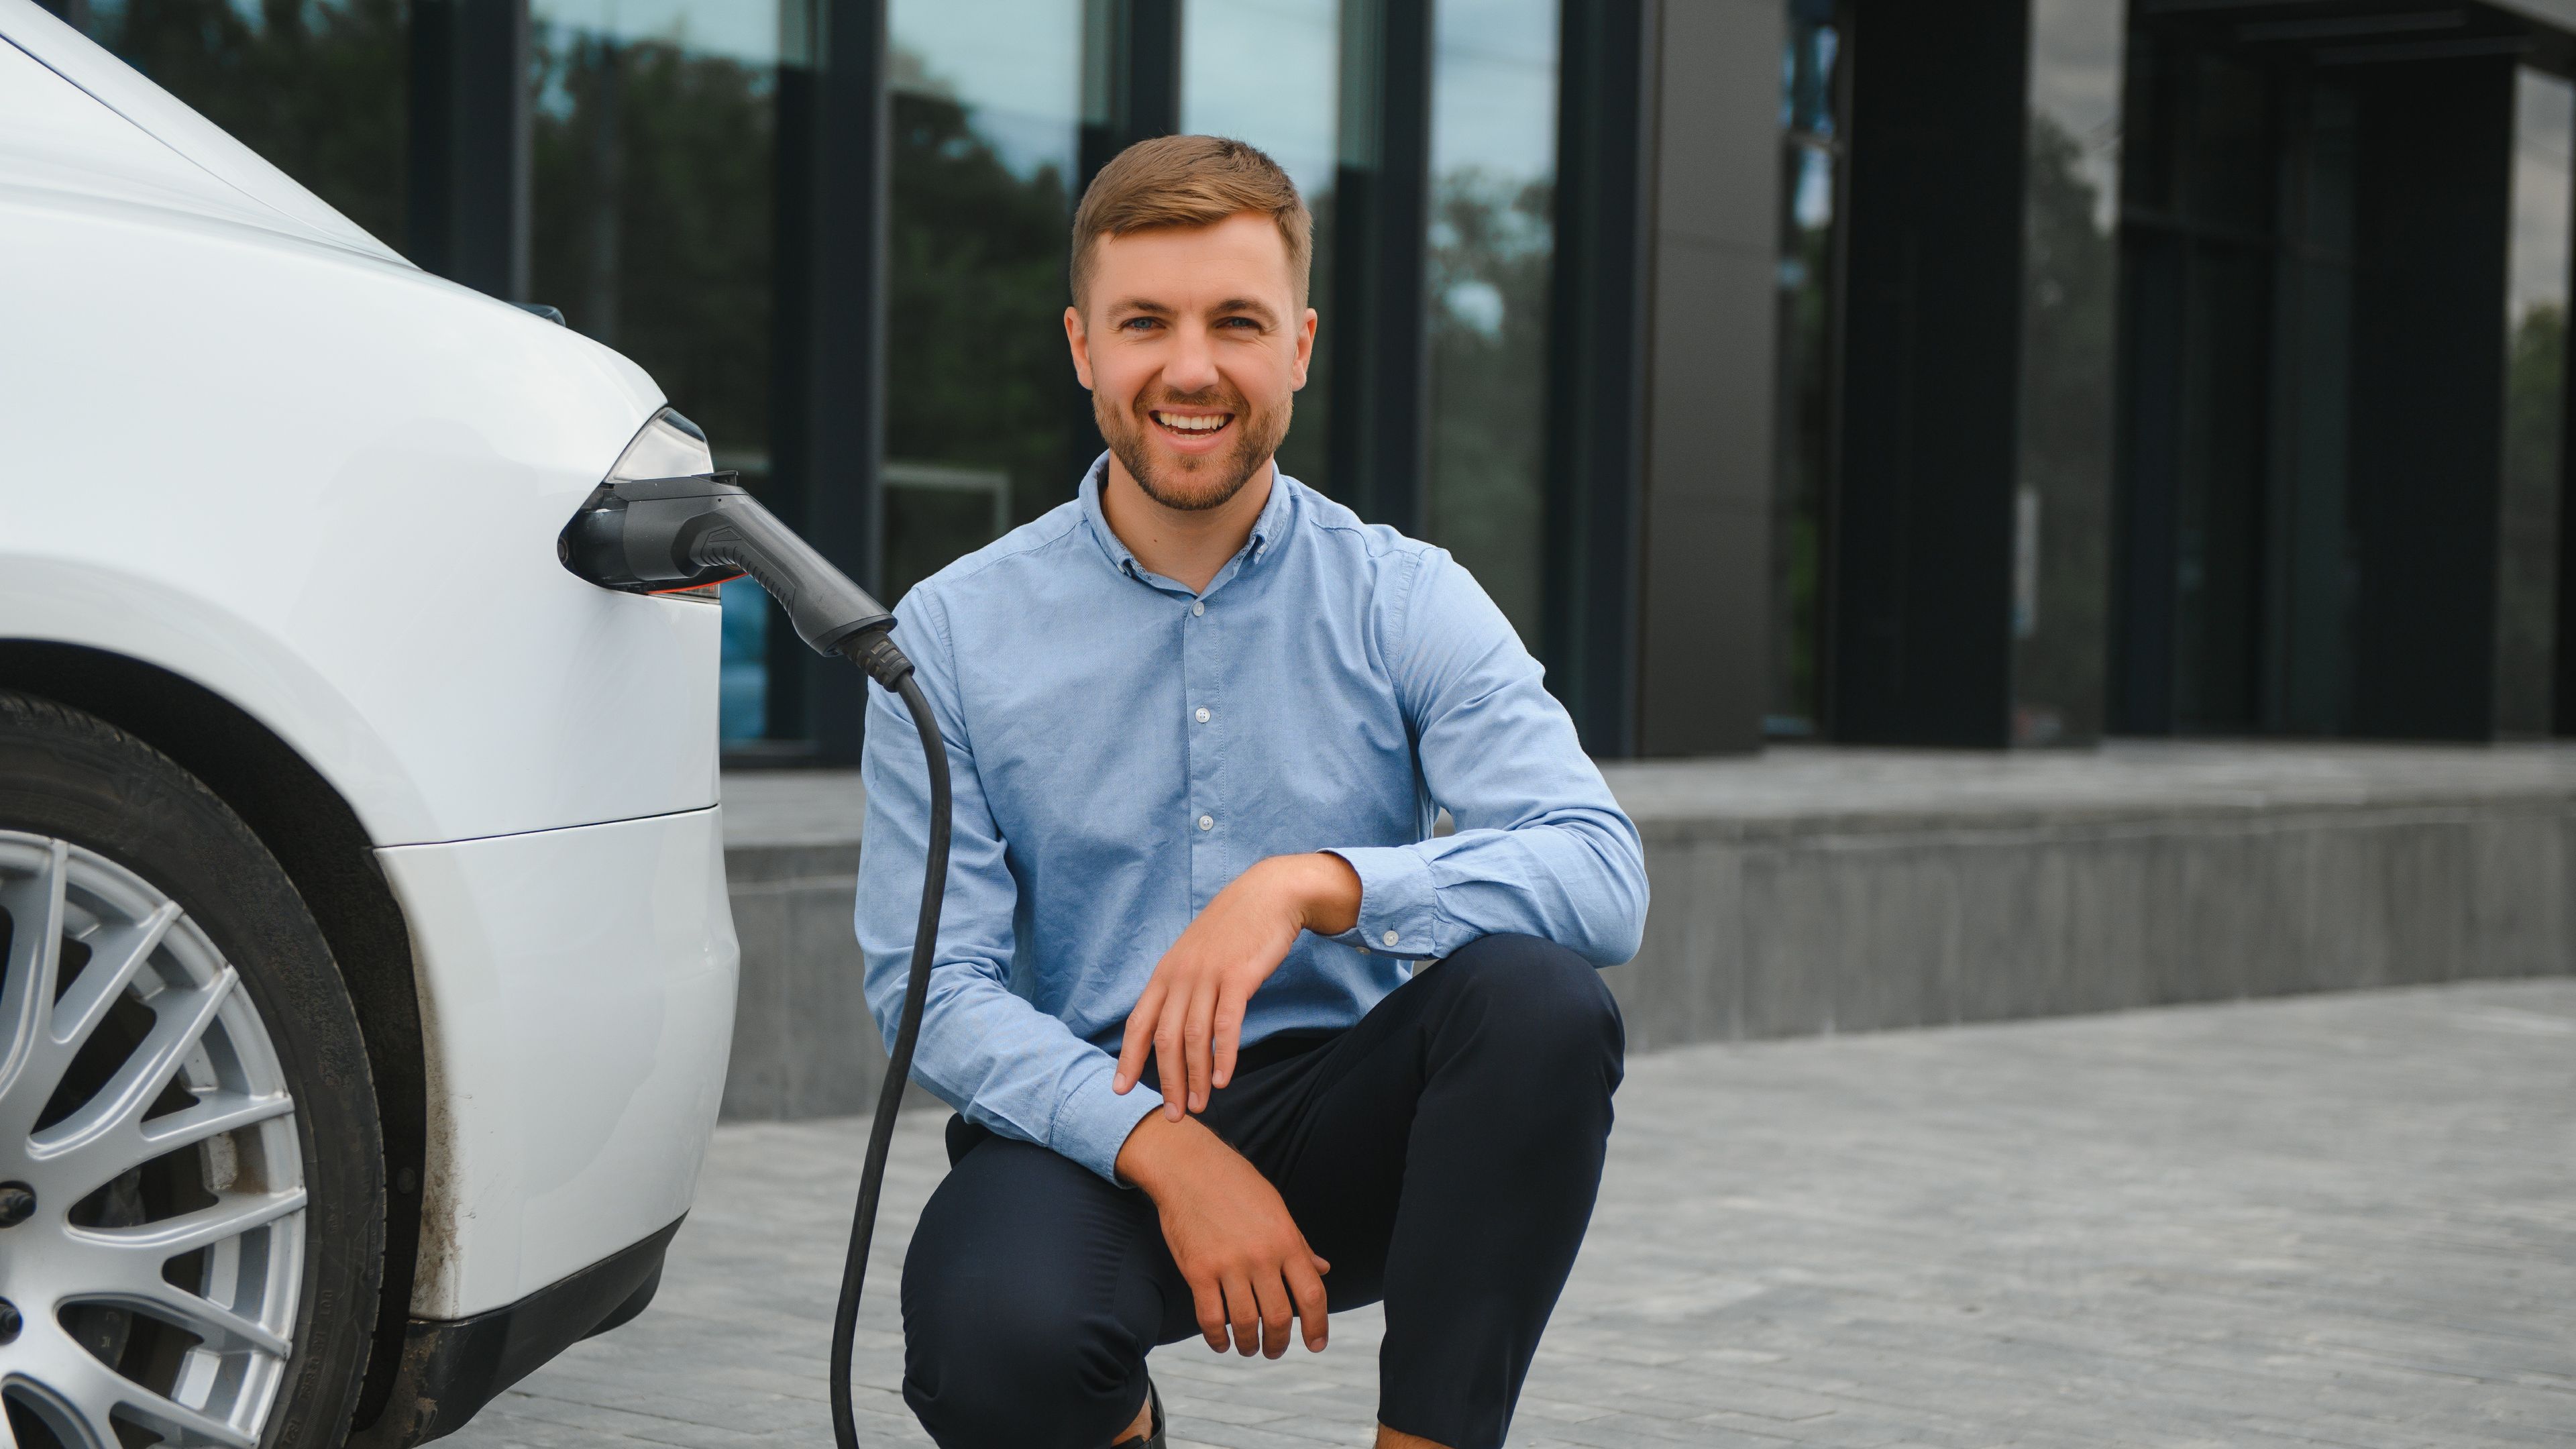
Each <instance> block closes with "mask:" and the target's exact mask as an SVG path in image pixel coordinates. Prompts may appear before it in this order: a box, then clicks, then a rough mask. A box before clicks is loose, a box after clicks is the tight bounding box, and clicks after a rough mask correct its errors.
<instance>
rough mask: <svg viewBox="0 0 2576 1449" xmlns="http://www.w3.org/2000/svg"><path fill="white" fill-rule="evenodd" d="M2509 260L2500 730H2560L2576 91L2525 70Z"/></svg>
mask: <svg viewBox="0 0 2576 1449" xmlns="http://www.w3.org/2000/svg"><path fill="white" fill-rule="evenodd" d="M2515 92H2516V94H2515V124H2514V138H2513V143H2514V144H2513V153H2514V154H2513V234H2512V237H2511V241H2510V249H2509V251H2508V253H2507V257H2508V263H2507V265H2508V271H2507V274H2506V284H2507V287H2508V292H2507V300H2506V309H2507V310H2506V316H2505V336H2506V349H2507V350H2506V368H2505V410H2504V413H2505V446H2504V512H2503V525H2504V527H2503V536H2502V539H2501V543H2502V551H2501V553H2500V554H2499V555H2498V559H2497V563H2498V579H2497V585H2498V587H2497V598H2496V607H2497V611H2498V617H2497V621H2496V622H2497V630H2496V638H2497V646H2498V647H2497V661H2496V662H2497V670H2496V723H2497V728H2498V730H2499V732H2500V733H2504V734H2512V735H2542V734H2547V733H2549V732H2550V724H2551V720H2550V711H2551V703H2552V701H2551V694H2552V690H2551V682H2552V674H2553V669H2552V660H2553V656H2554V650H2555V647H2556V643H2557V627H2556V624H2557V612H2558V577H2557V574H2558V568H2557V564H2558V528H2559V523H2558V507H2559V496H2560V480H2561V479H2562V478H2563V477H2564V476H2565V465H2564V463H2563V461H2562V453H2563V450H2564V448H2565V433H2566V425H2567V418H2566V396H2567V394H2566V386H2565V377H2566V359H2567V275H2568V261H2569V258H2568V217H2569V211H2568V208H2569V204H2570V198H2569V195H2568V186H2569V164H2570V162H2569V158H2570V156H2571V154H2576V91H2571V89H2570V88H2569V86H2568V83H2567V82H2566V81H2564V80H2561V79H2559V78H2558V77H2556V76H2551V75H2544V74H2542V73H2540V72H2538V71H2534V70H2528V69H2526V70H2524V71H2522V72H2521V73H2520V77H2519V82H2518V84H2517V85H2516V87H2515Z"/></svg>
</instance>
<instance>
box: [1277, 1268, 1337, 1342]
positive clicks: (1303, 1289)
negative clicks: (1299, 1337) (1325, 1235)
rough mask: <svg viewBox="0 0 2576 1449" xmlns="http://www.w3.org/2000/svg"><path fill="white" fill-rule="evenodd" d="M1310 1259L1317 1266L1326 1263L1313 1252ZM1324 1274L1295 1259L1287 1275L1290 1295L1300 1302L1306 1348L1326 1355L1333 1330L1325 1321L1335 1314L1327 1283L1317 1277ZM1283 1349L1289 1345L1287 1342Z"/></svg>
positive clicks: (1283, 1337) (1299, 1314) (1298, 1315)
mask: <svg viewBox="0 0 2576 1449" xmlns="http://www.w3.org/2000/svg"><path fill="white" fill-rule="evenodd" d="M1306 1257H1307V1260H1308V1261H1309V1262H1313V1263H1322V1262H1323V1261H1324V1260H1323V1259H1321V1258H1318V1257H1316V1256H1315V1255H1314V1254H1312V1253H1308V1254H1307V1255H1306ZM1321 1271H1322V1270H1321V1269H1319V1268H1310V1267H1308V1266H1307V1265H1306V1264H1305V1263H1300V1262H1298V1261H1296V1260H1295V1259H1293V1258H1292V1259H1290V1260H1289V1261H1288V1265H1287V1272H1286V1276H1287V1279H1288V1292H1289V1293H1290V1295H1291V1296H1293V1297H1294V1298H1295V1299H1296V1303H1297V1319H1298V1322H1299V1323H1301V1324H1302V1325H1303V1326H1304V1327H1305V1330H1306V1349H1307V1351H1308V1352H1310V1353H1322V1352H1323V1351H1324V1343H1325V1340H1326V1339H1328V1338H1329V1337H1331V1334H1330V1331H1329V1330H1328V1329H1326V1327H1325V1326H1324V1320H1325V1319H1326V1317H1327V1316H1329V1314H1330V1312H1331V1309H1330V1307H1329V1306H1328V1304H1327V1303H1326V1301H1325V1298H1324V1280H1323V1279H1322V1278H1320V1277H1317V1276H1316V1274H1317V1273H1319V1272H1321ZM1281 1337H1282V1339H1283V1340H1284V1339H1285V1337H1286V1335H1284V1334H1283V1335H1282V1336H1281ZM1281 1346H1282V1347H1285V1346H1286V1345H1285V1343H1284V1342H1283V1343H1282V1345H1281ZM1274 1357H1275V1355H1274Z"/></svg>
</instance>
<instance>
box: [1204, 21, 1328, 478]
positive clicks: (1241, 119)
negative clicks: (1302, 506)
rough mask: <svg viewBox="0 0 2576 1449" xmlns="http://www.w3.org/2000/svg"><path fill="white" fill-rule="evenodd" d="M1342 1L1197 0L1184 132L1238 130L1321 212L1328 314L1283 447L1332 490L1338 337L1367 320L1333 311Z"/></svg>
mask: <svg viewBox="0 0 2576 1449" xmlns="http://www.w3.org/2000/svg"><path fill="white" fill-rule="evenodd" d="M1341 22H1342V0H1189V3H1188V4H1187V5H1186V6H1185V7H1184V8H1183V10H1182V16H1181V129H1182V130H1183V131H1184V132H1189V133H1194V134H1199V135H1209V136H1231V137H1233V138H1235V139H1236V140H1239V141H1249V142H1251V143H1252V144H1253V145H1255V146H1258V147H1260V148H1261V149H1262V150H1263V151H1265V152H1267V153H1268V154H1269V156H1270V158H1271V159H1272V160H1274V161H1277V162H1278V163H1279V165H1280V166H1281V168H1282V169H1284V170H1286V171H1287V173H1288V176H1289V179H1290V180H1292V181H1294V182H1296V183H1297V194H1298V195H1300V196H1302V197H1304V198H1305V201H1306V209H1307V210H1308V211H1310V212H1312V213H1314V217H1315V249H1314V263H1313V269H1312V272H1311V283H1310V285H1309V287H1308V289H1307V297H1308V300H1309V303H1310V305H1312V306H1314V307H1315V308H1316V309H1317V311H1318V312H1320V313H1322V318H1321V322H1320V325H1319V326H1318V328H1317V330H1316V334H1315V355H1314V360H1313V362H1312V364H1311V365H1310V366H1309V367H1308V368H1307V372H1306V386H1305V388H1304V389H1303V390H1301V391H1300V392H1299V393H1298V394H1297V396H1296V400H1295V416H1294V419H1293V421H1292V423H1291V424H1290V427H1289V429H1288V436H1287V438H1286V440H1285V441H1283V442H1282V443H1281V444H1280V447H1279V466H1280V468H1281V469H1283V470H1284V471H1285V472H1287V474H1288V475H1289V476H1290V477H1292V478H1296V479H1298V480H1300V481H1302V482H1306V483H1311V484H1314V485H1315V486H1317V487H1319V488H1323V489H1325V490H1327V491H1330V489H1331V486H1332V485H1331V481H1330V480H1329V479H1327V478H1326V477H1325V470H1326V467H1325V459H1326V458H1327V456H1328V449H1327V447H1326V440H1327V436H1328V434H1327V429H1329V428H1330V426H1331V424H1332V419H1331V416H1330V414H1329V412H1328V403H1329V400H1330V398H1331V397H1332V377H1331V366H1332V343H1331V341H1330V337H1329V335H1328V334H1332V331H1333V329H1334V328H1336V327H1352V326H1358V325H1361V324H1362V321H1363V319H1360V318H1355V317H1335V316H1333V315H1332V312H1331V309H1330V308H1328V307H1326V306H1325V305H1324V299H1326V298H1329V297H1331V296H1332V295H1333V290H1332V286H1333V246H1332V238H1333V216H1334V207H1333V199H1334V192H1333V180H1334V176H1335V172H1336V166H1337V162H1338V160H1339V157H1340V135H1339V131H1340V125H1339V120H1340V105H1341V69H1342V34H1341V29H1342V25H1341Z"/></svg>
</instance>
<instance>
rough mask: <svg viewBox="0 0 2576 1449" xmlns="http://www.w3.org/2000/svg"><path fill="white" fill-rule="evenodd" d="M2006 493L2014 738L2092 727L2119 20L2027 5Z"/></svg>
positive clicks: (2081, 7) (2106, 546)
mask: <svg viewBox="0 0 2576 1449" xmlns="http://www.w3.org/2000/svg"><path fill="white" fill-rule="evenodd" d="M2030 27H2031V30H2030V116H2029V129H2028V131H2027V132H2026V133H2025V134H2026V142H2025V144H2026V146H2027V151H2026V162H2025V166H2024V169H2023V180H2022V215H2023V230H2022V235H2023V247H2022V304H2021V306H2022V318H2021V322H2022V329H2021V339H2022V346H2021V417H2020V429H2021V439H2020V449H2019V457H2018V466H2019V474H2018V484H2017V491H2016V492H2015V495H2014V499H2013V622H2012V628H2013V737H2014V739H2015V740H2016V741H2017V742H2019V743H2022V744H2053V743H2059V742H2064V741H2083V740H2089V739H2092V738H2094V737H2096V736H2098V735H2099V734H2100V733H2101V730H2102V715H2103V672H2104V649H2105V646H2106V639H2107V635H2106V630H2107V627H2108V613H2109V588H2108V584H2107V578H2108V569H2109V559H2110V500H2111V465H2112V457H2113V450H2112V419H2113V417H2114V415H2115V402H2114V395H2113V391H2112V388H2113V380H2112V379H2113V366H2112V364H2113V355H2114V344H2113V335H2114V327H2115V319H2116V317H2117V315H2118V312H2119V281H2120V269H2119V243H2118V236H2119V230H2118V228H2119V203H2120V174H2119V171H2120V152H2119V138H2120V87H2121V81H2122V75H2123V49H2124V45H2125V41H2126V31H2127V19H2126V17H2125V16H2124V15H2123V14H2122V12H2121V7H2120V6H2117V5H2105V4H2101V3H2098V0H2033V4H2032V6H2031V14H2030Z"/></svg>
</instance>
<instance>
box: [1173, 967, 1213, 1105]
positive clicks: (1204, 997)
mask: <svg viewBox="0 0 2576 1449" xmlns="http://www.w3.org/2000/svg"><path fill="white" fill-rule="evenodd" d="M1215 1015H1216V995H1215V993H1214V992H1212V991H1210V990H1209V989H1208V987H1207V985H1206V983H1205V982H1201V983H1200V984H1199V985H1198V986H1197V987H1196V988H1194V989H1193V990H1192V991H1191V992H1190V995H1189V1000H1188V1003H1187V1004H1186V1005H1185V1006H1183V1008H1182V1010H1181V1050H1183V1051H1184V1052H1187V1053H1188V1054H1189V1062H1190V1065H1189V1072H1190V1075H1189V1084H1190V1110H1191V1111H1193V1112H1204V1111H1206V1110H1207V1104H1208V1090H1209V1088H1208V1036H1209V1027H1210V1022H1211V1020H1212V1018H1214V1017H1215Z"/></svg>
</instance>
